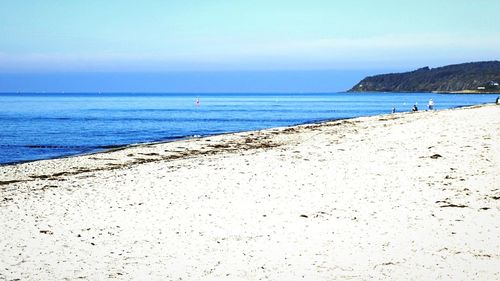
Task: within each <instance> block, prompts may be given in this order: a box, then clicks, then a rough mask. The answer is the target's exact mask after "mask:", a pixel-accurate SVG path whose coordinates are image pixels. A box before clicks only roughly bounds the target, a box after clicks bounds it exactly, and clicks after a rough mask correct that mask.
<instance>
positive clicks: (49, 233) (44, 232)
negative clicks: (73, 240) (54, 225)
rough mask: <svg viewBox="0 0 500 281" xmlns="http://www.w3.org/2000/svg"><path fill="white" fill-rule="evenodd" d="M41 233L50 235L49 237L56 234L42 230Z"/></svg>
mask: <svg viewBox="0 0 500 281" xmlns="http://www.w3.org/2000/svg"><path fill="white" fill-rule="evenodd" d="M40 233H42V234H48V235H52V234H54V232H52V231H51V230H40Z"/></svg>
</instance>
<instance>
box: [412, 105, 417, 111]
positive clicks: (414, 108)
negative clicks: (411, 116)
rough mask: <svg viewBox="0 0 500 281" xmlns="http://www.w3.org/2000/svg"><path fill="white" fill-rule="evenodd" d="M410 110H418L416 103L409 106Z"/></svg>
mask: <svg viewBox="0 0 500 281" xmlns="http://www.w3.org/2000/svg"><path fill="white" fill-rule="evenodd" d="M411 111H412V112H417V111H418V107H417V104H414V105H413V107H412V108H411Z"/></svg>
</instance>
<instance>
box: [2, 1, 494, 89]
mask: <svg viewBox="0 0 500 281" xmlns="http://www.w3.org/2000/svg"><path fill="white" fill-rule="evenodd" d="M498 11H500V1H498V0H474V1H470V0H419V1H401V0H398V1H396V0H379V1H374V0H339V1H335V0H308V1H305V0H302V1H298V0H286V1H282V0H253V1H248V0H247V1H243V0H225V1H223V0H183V1H169V0H163V1H160V0H143V1H132V0H107V1H97V0H86V1H76V0H75V1H67V0H45V1H41V0H23V1H19V0H0V91H64V90H67V91H79V90H80V91H101V90H103V91H127V89H132V88H133V89H134V91H135V90H139V91H140V89H141V84H142V86H143V88H144V91H146V90H147V91H224V90H226V91H250V90H251V91H293V90H294V89H296V90H297V91H339V90H343V89H346V87H347V88H348V86H349V84H355V83H356V82H357V81H356V80H359V79H362V78H363V76H364V75H369V74H377V73H383V72H394V71H406V70H412V69H415V68H419V67H423V66H431V67H434V66H440V65H446V64H453V63H462V62H469V61H483V60H498V59H500V29H499V28H498V26H500V17H499V16H498ZM291 72H294V73H293V74H291ZM280 73H281V76H280ZM328 73H329V74H331V75H332V78H329V74H328ZM161 74H163V76H162V75H161ZM134 75H135V76H134ZM64 77H66V78H68V77H70V78H71V79H69V78H68V79H66V80H65V82H64V83H61V82H59V83H55V82H54V81H62V80H64V79H63V78H64ZM79 77H80V78H79ZM102 77H114V78H113V79H109V80H112V81H114V82H112V81H110V82H106V81H101V80H103V79H102ZM141 77H142V78H141ZM200 77H201V78H200ZM291 77H293V79H292V78H291ZM141 79H142V80H141ZM155 79H156V80H155ZM197 79H198V80H197ZM211 79H213V80H214V81H216V82H217V83H216V84H217V85H219V86H218V88H217V87H211V85H210V83H208V82H207V81H210V80H211ZM297 79H298V80H297ZM104 80H106V79H104ZM290 80H294V81H290ZM299 80H300V81H299ZM144 81H148V83H149V85H146V83H145V82H144ZM162 81H163V83H162ZM179 81H183V82H182V83H178V82H179ZM201 81H205V82H203V83H202V82H201ZM245 81H246V82H245ZM248 81H252V83H249V82H248ZM273 81H275V83H273ZM124 82H127V83H128V84H127V83H124ZM134 83H135V84H134ZM196 83H197V84H198V85H200V86H198V87H196V86H193V84H196ZM225 83H229V84H227V85H226V84H225ZM238 83H240V84H241V87H240V88H238ZM56 84H57V85H59V86H57V85H56ZM125 84H126V85H125ZM205 84H206V85H205ZM152 85H155V86H154V87H153V86H152ZM203 85H205V86H203ZM307 85H309V86H307ZM127 87H128V88H127ZM294 87H295V88H294ZM208 88H210V89H208Z"/></svg>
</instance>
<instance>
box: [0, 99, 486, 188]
mask: <svg viewBox="0 0 500 281" xmlns="http://www.w3.org/2000/svg"><path fill="white" fill-rule="evenodd" d="M487 105H494V104H491V103H483V104H474V105H463V106H455V107H452V108H447V109H441V110H432V111H430V112H439V111H449V110H455V109H464V108H465V109H466V108H475V107H481V106H487ZM428 111H429V110H420V111H418V112H417V114H418V113H422V112H428ZM406 114H415V112H410V111H403V112H396V113H385V114H378V115H366V116H358V117H349V118H339V119H326V120H320V121H317V122H306V123H302V124H297V125H290V126H285V127H273V128H265V129H261V130H249V131H239V132H227V133H220V134H213V135H206V136H201V137H184V138H179V139H175V140H171V141H153V142H144V143H133V144H128V145H123V146H117V147H114V148H109V149H103V150H100V151H95V152H89V153H82V154H73V155H66V156H60V157H54V158H47V159H38V160H27V161H20V162H14V163H5V164H0V186H2V185H5V184H8V183H10V182H11V181H10V180H4V178H3V177H2V174H1V169H2V168H3V167H15V166H22V165H26V164H29V165H31V164H36V163H44V162H45V161H58V160H65V159H68V160H78V158H80V157H82V158H90V159H92V156H106V155H107V154H113V153H115V152H119V151H124V150H129V149H130V150H131V151H132V150H138V149H139V150H140V149H141V148H145V149H146V148H155V147H156V146H162V145H169V144H172V145H173V144H175V143H177V142H179V143H184V142H190V141H203V140H205V139H210V138H211V137H216V138H221V137H222V138H223V137H224V136H228V137H240V135H241V136H246V135H254V134H261V133H264V134H265V133H269V132H268V131H270V132H271V134H276V133H277V132H280V131H287V130H289V129H290V130H296V129H297V128H300V127H303V126H307V127H308V126H318V125H319V126H321V125H323V124H326V123H332V122H333V123H339V122H340V123H343V122H344V121H349V120H356V119H364V118H379V117H380V118H381V117H386V116H398V115H406ZM152 153H154V152H152ZM173 157H174V158H176V157H175V156H173ZM167 158H168V157H167ZM94 160H95V159H94ZM149 160H151V161H146V162H153V161H161V160H165V159H163V158H162V159H149ZM142 163H145V162H142V161H139V162H132V163H127V164H125V165H120V168H124V167H126V166H127V165H136V164H142ZM108 164H109V163H108ZM98 170H100V169H97V170H96V169H94V170H93V171H98ZM56 174H61V172H58V173H56ZM63 174H67V173H66V172H64V173H63ZM69 174H75V172H69ZM33 177H34V178H39V177H40V176H37V175H33ZM41 178H49V176H46V175H41ZM22 181H25V180H22Z"/></svg>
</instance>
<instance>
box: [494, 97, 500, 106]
mask: <svg viewBox="0 0 500 281" xmlns="http://www.w3.org/2000/svg"><path fill="white" fill-rule="evenodd" d="M495 104H497V105H499V104H500V100H499V97H497V99H496V100H495Z"/></svg>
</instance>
